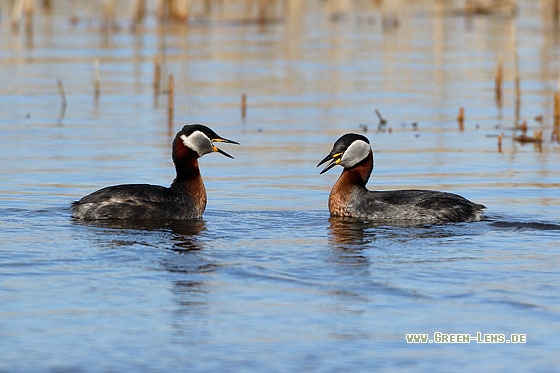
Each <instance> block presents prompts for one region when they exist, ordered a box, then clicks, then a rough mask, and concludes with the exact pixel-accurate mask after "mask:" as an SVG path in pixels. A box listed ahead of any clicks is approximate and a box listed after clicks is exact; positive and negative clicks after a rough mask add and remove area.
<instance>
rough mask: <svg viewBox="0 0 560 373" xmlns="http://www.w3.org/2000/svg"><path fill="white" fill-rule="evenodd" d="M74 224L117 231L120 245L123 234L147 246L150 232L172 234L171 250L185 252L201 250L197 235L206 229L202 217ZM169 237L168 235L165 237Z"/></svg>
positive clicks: (125, 240)
mask: <svg viewBox="0 0 560 373" xmlns="http://www.w3.org/2000/svg"><path fill="white" fill-rule="evenodd" d="M75 224H79V225H86V226H91V227H98V228H107V229H109V230H108V231H107V235H112V234H115V232H119V235H118V236H119V239H118V243H119V246H121V245H122V244H123V243H125V242H127V241H129V240H127V239H124V240H123V236H129V237H130V239H131V240H130V241H131V242H130V243H144V244H147V245H149V246H151V245H150V243H151V242H150V241H152V240H153V239H154V236H153V235H151V234H150V233H151V232H159V233H166V232H170V233H171V234H172V236H171V241H172V243H173V246H172V247H170V249H171V250H173V251H176V252H186V251H193V250H201V249H202V248H203V246H202V244H201V243H200V242H199V240H198V235H199V234H200V233H201V232H203V231H204V230H206V225H205V223H204V220H202V219H194V220H148V219H145V220H144V219H142V220H120V219H114V220H94V221H87V222H75ZM139 236H142V241H143V242H138V237H139ZM167 239H169V237H168V238H167Z"/></svg>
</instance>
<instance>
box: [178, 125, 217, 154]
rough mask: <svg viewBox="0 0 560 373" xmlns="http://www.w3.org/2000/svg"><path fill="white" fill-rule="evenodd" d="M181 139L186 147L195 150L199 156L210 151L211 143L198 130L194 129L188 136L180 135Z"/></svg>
mask: <svg viewBox="0 0 560 373" xmlns="http://www.w3.org/2000/svg"><path fill="white" fill-rule="evenodd" d="M181 140H183V144H184V145H185V146H186V147H187V148H189V149H191V150H194V151H195V152H197V154H198V156H199V157H202V156H203V155H204V154H208V153H211V152H212V143H211V142H210V140H209V139H208V137H206V135H205V134H203V133H202V132H200V131H194V132H193V133H191V134H190V135H189V136H185V135H181Z"/></svg>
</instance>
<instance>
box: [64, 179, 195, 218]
mask: <svg viewBox="0 0 560 373" xmlns="http://www.w3.org/2000/svg"><path fill="white" fill-rule="evenodd" d="M188 197H189V196H188V195H187V194H182V193H178V192H177V191H174V190H173V189H172V188H166V187H163V186H159V185H149V184H124V185H115V186H110V187H106V188H103V189H100V190H98V191H96V192H93V193H91V194H89V195H87V196H85V197H83V198H82V199H80V200H79V201H77V202H74V203H73V204H72V210H73V214H72V216H73V217H74V218H76V219H84V220H98V219H150V220H153V219H165V220H169V219H172V220H186V219H199V218H201V216H202V211H200V207H199V206H197V205H196V204H195V203H194V201H193V199H192V198H188Z"/></svg>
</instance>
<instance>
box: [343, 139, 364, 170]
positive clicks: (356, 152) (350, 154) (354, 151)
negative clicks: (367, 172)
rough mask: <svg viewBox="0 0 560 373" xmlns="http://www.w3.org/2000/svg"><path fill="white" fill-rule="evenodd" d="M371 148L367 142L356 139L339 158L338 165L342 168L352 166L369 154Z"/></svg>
mask: <svg viewBox="0 0 560 373" xmlns="http://www.w3.org/2000/svg"><path fill="white" fill-rule="evenodd" d="M370 150H371V148H370V146H369V144H368V143H367V142H365V141H363V140H356V141H354V142H353V143H352V144H350V146H349V147H348V149H346V151H345V152H344V154H343V155H342V158H341V159H340V165H341V166H342V167H344V168H350V167H354V166H355V165H357V164H358V163H360V162H361V161H363V160H364V159H366V157H367V156H368V154H369V151H370Z"/></svg>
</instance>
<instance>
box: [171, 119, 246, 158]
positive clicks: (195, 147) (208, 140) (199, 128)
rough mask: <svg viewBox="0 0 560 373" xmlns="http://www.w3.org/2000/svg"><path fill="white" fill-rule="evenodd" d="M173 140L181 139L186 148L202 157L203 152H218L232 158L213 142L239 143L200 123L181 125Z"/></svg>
mask: <svg viewBox="0 0 560 373" xmlns="http://www.w3.org/2000/svg"><path fill="white" fill-rule="evenodd" d="M175 141H182V142H183V145H184V146H185V147H186V148H188V149H191V150H192V151H194V152H196V153H197V154H198V156H199V157H202V156H203V155H204V154H208V153H212V152H218V153H220V154H223V155H225V156H226V157H229V158H233V157H232V156H231V155H229V154H228V153H226V152H224V151H223V150H221V149H219V148H218V147H217V146H216V145H214V142H224V143H228V144H237V145H239V143H238V142H235V141H232V140H228V139H224V138H223V137H221V136H219V135H218V134H217V133H216V132H214V131H212V130H211V129H210V128H208V127H206V126H204V125H202V124H187V125H186V126H184V127H183V129H181V131H179V133H177V136H176V137H175ZM175 148H176V147H175V146H174V147H173V150H174V151H175ZM174 158H175V157H174Z"/></svg>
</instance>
